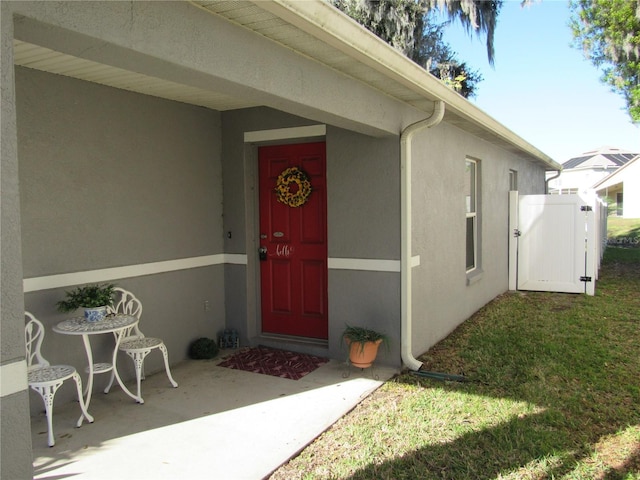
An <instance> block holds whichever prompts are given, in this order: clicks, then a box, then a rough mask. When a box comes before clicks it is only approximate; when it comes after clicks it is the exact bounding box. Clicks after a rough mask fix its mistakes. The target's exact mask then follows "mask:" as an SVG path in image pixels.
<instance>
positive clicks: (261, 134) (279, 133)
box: [244, 125, 327, 143]
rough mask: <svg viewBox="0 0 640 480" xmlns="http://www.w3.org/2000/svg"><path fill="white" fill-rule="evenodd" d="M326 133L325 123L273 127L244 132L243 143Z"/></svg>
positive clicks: (321, 135) (315, 135)
mask: <svg viewBox="0 0 640 480" xmlns="http://www.w3.org/2000/svg"><path fill="white" fill-rule="evenodd" d="M326 134H327V126H326V125H309V126H307V127H292V128H275V129H273V130H256V131H254V132H244V141H245V143H258V142H268V141H271V140H288V139H290V138H308V137H324V136H326Z"/></svg>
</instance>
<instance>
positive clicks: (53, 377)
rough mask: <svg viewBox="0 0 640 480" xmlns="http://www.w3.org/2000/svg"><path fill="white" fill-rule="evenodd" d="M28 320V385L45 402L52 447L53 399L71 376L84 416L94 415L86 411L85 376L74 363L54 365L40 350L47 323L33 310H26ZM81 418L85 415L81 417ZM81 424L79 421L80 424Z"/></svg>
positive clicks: (90, 419) (26, 331) (49, 441)
mask: <svg viewBox="0 0 640 480" xmlns="http://www.w3.org/2000/svg"><path fill="white" fill-rule="evenodd" d="M24 315H25V319H26V321H27V323H26V324H25V327H24V338H25V344H26V354H27V377H28V382H29V386H30V387H31V388H32V389H33V390H35V391H36V392H38V393H39V394H40V396H41V397H42V400H43V402H44V408H45V413H46V415H47V426H48V443H49V446H50V447H53V446H54V445H55V443H56V442H55V438H54V435H53V399H54V397H55V395H56V391H57V390H58V388H60V386H61V385H62V384H63V383H64V382H65V380H68V379H70V378H72V379H73V381H74V382H76V387H77V389H78V401H79V402H80V409H81V410H82V414H83V415H84V417H85V418H86V419H87V420H88V421H89V422H90V423H93V417H92V416H91V415H89V412H87V408H86V407H85V404H84V398H83V396H82V380H81V379H80V375H78V372H77V371H76V369H75V368H74V367H72V366H71V365H51V364H50V363H49V362H48V361H47V360H46V359H45V358H44V357H43V356H42V353H41V351H40V348H41V347H42V341H43V340H44V334H45V330H44V325H43V324H42V322H40V320H38V319H37V318H35V317H34V316H33V315H32V314H31V313H29V312H25V313H24ZM80 418H82V417H80ZM78 426H80V425H78Z"/></svg>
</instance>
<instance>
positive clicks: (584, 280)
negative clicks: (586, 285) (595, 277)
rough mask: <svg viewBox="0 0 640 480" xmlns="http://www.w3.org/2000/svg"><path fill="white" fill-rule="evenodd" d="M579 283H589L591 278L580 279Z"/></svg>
mask: <svg viewBox="0 0 640 480" xmlns="http://www.w3.org/2000/svg"><path fill="white" fill-rule="evenodd" d="M580 281H581V282H590V281H591V277H580Z"/></svg>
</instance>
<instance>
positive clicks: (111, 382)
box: [104, 370, 116, 393]
mask: <svg viewBox="0 0 640 480" xmlns="http://www.w3.org/2000/svg"><path fill="white" fill-rule="evenodd" d="M115 378H116V372H115V371H113V370H111V378H110V379H109V384H108V385H107V386H106V388H105V389H104V393H109V391H110V390H111V387H112V386H113V380H114V379H115Z"/></svg>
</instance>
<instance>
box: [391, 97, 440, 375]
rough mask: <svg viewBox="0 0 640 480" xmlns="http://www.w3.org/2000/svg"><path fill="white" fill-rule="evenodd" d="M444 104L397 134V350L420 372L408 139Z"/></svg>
mask: <svg viewBox="0 0 640 480" xmlns="http://www.w3.org/2000/svg"><path fill="white" fill-rule="evenodd" d="M444 109H445V106H444V102H443V101H438V102H436V103H435V106H434V109H433V113H432V114H431V116H430V117H428V118H425V119H424V120H421V121H419V122H416V123H414V124H412V125H409V126H408V127H406V128H405V129H404V130H403V131H402V133H401V135H400V223H401V227H400V230H401V234H400V236H401V240H400V241H401V247H400V277H401V278H400V296H401V298H400V349H401V355H402V361H403V362H404V364H405V365H406V366H407V367H408V368H409V369H411V370H419V369H420V367H421V366H422V362H420V361H419V360H416V358H415V357H414V356H413V353H412V351H411V345H412V343H411V339H412V335H411V330H412V323H413V321H412V320H413V318H412V309H411V290H412V279H411V268H412V261H411V214H412V212H411V210H412V208H411V207H412V205H411V162H412V153H411V140H412V139H413V136H414V135H415V134H416V133H417V132H418V131H419V130H422V129H425V128H431V127H434V126H436V125H438V124H439V123H440V122H441V121H442V118H443V117H444Z"/></svg>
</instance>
